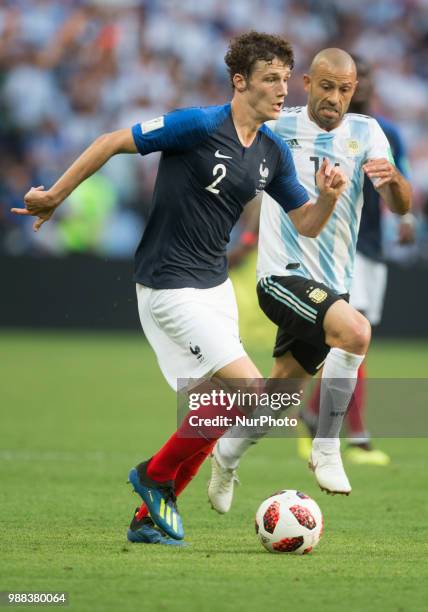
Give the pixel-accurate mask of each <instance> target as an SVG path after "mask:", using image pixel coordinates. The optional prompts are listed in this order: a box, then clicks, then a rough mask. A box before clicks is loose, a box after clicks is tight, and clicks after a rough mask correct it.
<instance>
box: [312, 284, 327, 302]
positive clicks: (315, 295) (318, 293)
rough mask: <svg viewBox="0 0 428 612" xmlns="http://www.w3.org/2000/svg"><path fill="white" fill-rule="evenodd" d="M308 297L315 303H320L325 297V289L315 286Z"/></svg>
mask: <svg viewBox="0 0 428 612" xmlns="http://www.w3.org/2000/svg"><path fill="white" fill-rule="evenodd" d="M308 297H309V299H310V300H312V301H313V302H314V303H315V304H321V302H324V300H325V298H326V297H327V291H324V289H320V288H319V287H316V288H315V289H312V291H311V292H310V293H309V295H308Z"/></svg>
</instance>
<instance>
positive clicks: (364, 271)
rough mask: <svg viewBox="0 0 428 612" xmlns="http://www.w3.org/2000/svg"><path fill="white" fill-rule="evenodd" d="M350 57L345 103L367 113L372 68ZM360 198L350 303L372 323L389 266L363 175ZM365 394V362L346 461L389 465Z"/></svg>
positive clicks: (408, 229) (376, 204)
mask: <svg viewBox="0 0 428 612" xmlns="http://www.w3.org/2000/svg"><path fill="white" fill-rule="evenodd" d="M354 60H355V63H356V66H357V73H358V87H357V90H356V92H355V94H354V96H353V98H352V101H351V104H350V106H349V112H351V113H358V114H360V115H369V114H370V101H371V99H372V96H373V77H372V70H371V68H370V66H369V64H368V63H367V62H366V61H365V60H363V59H362V58H359V57H358V58H357V57H355V56H354ZM373 116H374V118H375V119H376V120H377V121H378V123H379V125H380V126H381V128H382V130H383V132H384V134H385V136H386V137H387V139H388V142H389V144H390V146H391V151H392V155H393V158H394V163H395V166H396V167H397V169H398V170H399V171H400V172H401V174H402V175H403V176H405V177H408V161H407V155H406V148H405V145H404V142H403V139H402V137H401V135H400V132H399V130H398V129H397V127H396V126H395V125H394V123H392V122H391V121H390V120H388V119H386V118H385V117H382V116H378V115H373ZM363 197H364V205H363V209H362V212H361V223H360V229H359V233H358V242H357V252H356V256H355V267H354V275H353V279H352V286H351V297H350V303H351V305H352V306H354V308H356V309H357V310H359V311H360V312H362V313H363V314H364V315H365V316H366V317H367V318H368V320H369V321H370V323H371V325H372V327H373V326H375V325H378V324H379V323H380V320H381V315H382V308H383V301H384V297H385V290H386V282H387V266H386V264H385V263H384V261H383V252H382V211H381V198H380V194H379V193H378V191H376V189H375V188H374V186H373V184H372V182H371V181H370V180H369V179H368V178H367V177H365V179H364V188H363ZM413 223H414V221H413V217H412V214H411V213H408V214H407V215H404V216H403V217H400V224H399V241H400V243H407V242H409V241H410V242H411V241H412V240H413V237H414V228H413ZM319 391H320V389H319V386H318V387H317V388H316V389H315V391H314V393H313V395H312V397H311V400H310V402H309V404H308V406H307V407H305V409H304V410H303V411H302V414H301V416H302V418H303V419H304V421H305V423H306V425H307V427H308V430H309V432H310V434H311V435H312V437H313V436H314V435H315V432H316V428H317V423H318V410H319V400H320V397H319V395H320V394H319ZM365 397H366V390H365V364H364V363H362V364H361V366H360V368H359V370H358V380H357V384H356V387H355V392H354V395H353V398H352V400H351V403H350V405H349V408H348V413H347V418H346V425H347V435H348V442H349V447H348V449H347V451H346V456H347V458H348V460H350V461H352V462H354V463H357V464H359V465H387V464H388V463H389V457H388V455H387V454H386V453H384V452H383V451H381V450H379V449H376V448H373V447H372V445H371V441H370V434H369V432H368V431H367V428H366V426H365V422H364V404H365ZM308 447H309V445H308V439H307V438H299V454H300V455H301V456H302V457H308V456H309V454H310V449H309V448H308Z"/></svg>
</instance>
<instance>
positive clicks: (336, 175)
mask: <svg viewBox="0 0 428 612" xmlns="http://www.w3.org/2000/svg"><path fill="white" fill-rule="evenodd" d="M316 182H317V187H318V189H319V190H320V193H322V194H324V195H331V196H333V197H334V198H336V199H337V198H339V196H340V195H341V194H342V193H343V192H344V191H345V189H346V187H347V185H348V179H347V178H346V176H345V174H344V173H343V172H342V170H340V168H339V167H338V166H332V165H331V164H330V162H329V161H328V159H326V158H324V160H323V162H322V164H321V167H320V169H319V170H318V172H317V173H316Z"/></svg>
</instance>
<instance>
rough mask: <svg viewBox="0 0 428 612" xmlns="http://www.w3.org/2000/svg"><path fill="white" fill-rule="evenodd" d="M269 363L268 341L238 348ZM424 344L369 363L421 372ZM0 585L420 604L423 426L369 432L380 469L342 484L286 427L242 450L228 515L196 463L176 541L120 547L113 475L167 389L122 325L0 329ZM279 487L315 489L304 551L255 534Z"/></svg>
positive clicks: (285, 605)
mask: <svg viewBox="0 0 428 612" xmlns="http://www.w3.org/2000/svg"><path fill="white" fill-rule="evenodd" d="M248 348H249V352H250V353H251V354H252V356H253V357H254V359H255V360H256V363H257V364H258V365H259V367H260V368H261V369H262V370H263V372H264V373H265V374H267V373H268V372H269V367H270V363H271V361H270V356H269V349H268V348H267V347H266V346H262V345H261V344H260V343H257V344H256V346H254V347H253V349H252V348H251V346H250V347H248ZM427 348H428V347H427V344H426V343H425V344H424V343H422V342H421V343H413V344H412V343H409V342H407V343H406V342H403V343H391V342H389V343H386V342H385V343H380V342H379V341H378V342H375V343H374V345H373V347H372V349H371V355H370V363H369V368H370V370H371V375H372V376H391V377H396V376H402V377H406V376H409V377H411V376H416V377H417V376H419V377H428V373H427V371H426V368H427V360H426V355H427ZM0 360H1V427H0V469H1V487H0V500H1V513H0V532H1V533H0V535H1V545H0V550H1V555H0V590H3V591H11V590H12V591H13V590H19V591H63V590H64V591H68V592H69V595H70V610H76V611H79V612H81V611H82V612H84V611H96V612H98V611H100V612H102V611H106V610H108V611H110V610H111V611H118V612H122V611H128V610H129V611H134V610H140V611H146V610H150V611H153V612H155V611H159V612H164V611H174V612H175V611H177V612H178V611H182V610H183V611H184V610H186V611H189V612H193V611H196V610H197V611H202V612H204V611H210V612H211V611H213V612H214V611H217V610H224V611H225V612H229V611H230V612H235V611H237V610H238V611H240V610H243V611H246V612H247V611H248V612H251V611H259V610H264V609H266V610H267V609H270V610H313V609H317V610H321V611H327V610H328V611H330V610H348V611H350V610H352V611H354V610H355V611H361V610H381V611H383V610H388V611H391V610H394V611H397V612H401V611H409V612H413V611H415V610H423V609H426V603H427V598H426V596H427V591H426V585H427V584H428V576H427V574H428V572H427V568H428V564H427V563H426V559H427V553H428V546H427V542H428V537H427V535H428V529H427V491H426V485H427V479H426V440H422V439H411V440H410V439H407V440H381V441H379V446H380V447H381V448H383V449H384V450H386V451H387V452H389V453H390V454H391V456H392V464H391V466H390V467H388V468H376V467H355V466H349V468H348V469H349V474H350V478H351V481H352V484H353V487H354V491H353V493H352V495H351V496H350V497H349V498H342V497H333V498H331V497H327V496H325V495H322V494H321V492H320V491H319V489H318V488H317V487H316V485H315V481H314V479H313V477H312V475H311V473H310V472H309V471H308V469H307V468H306V466H305V464H304V463H303V462H302V461H300V460H299V459H298V458H297V456H296V451H295V449H296V442H295V440H278V439H270V440H265V441H263V442H261V443H260V444H259V445H258V447H255V448H254V449H252V450H251V452H250V453H248V455H247V457H246V459H245V460H244V461H243V463H242V466H241V469H240V478H241V482H242V486H241V487H240V488H238V489H237V493H236V503H235V504H234V507H233V509H232V511H231V512H230V514H229V515H226V516H218V515H217V514H215V513H214V512H213V511H212V510H211V509H210V508H209V505H208V503H207V497H206V483H207V479H208V474H209V471H208V465H205V466H203V468H202V470H201V472H200V474H199V475H198V477H197V478H196V479H195V481H194V482H193V483H192V485H191V486H190V487H189V489H188V490H187V491H186V493H185V494H184V495H183V497H182V498H181V500H180V509H181V512H182V514H183V517H184V522H185V528H186V539H187V540H188V541H189V542H190V543H191V546H189V547H188V548H186V549H180V550H176V549H174V550H171V549H169V548H168V547H160V546H144V545H131V544H129V543H128V542H127V541H126V536H125V534H126V529H127V526H128V523H129V520H130V517H131V513H132V511H133V510H134V508H135V507H136V506H137V504H138V498H137V497H136V495H135V494H132V493H131V490H130V488H129V486H127V485H126V484H125V481H126V475H127V472H128V469H129V468H130V466H132V465H134V464H135V463H136V462H138V461H140V460H141V459H142V458H145V457H149V456H150V454H151V453H153V452H154V451H155V450H156V449H157V448H158V446H159V445H160V444H161V443H162V441H163V440H164V439H165V438H166V436H167V435H168V434H169V433H170V432H172V431H173V429H174V427H175V396H174V394H173V392H172V391H171V390H170V389H169V388H168V387H167V385H166V383H165V382H164V380H163V379H162V376H161V374H160V372H159V370H158V367H157V364H156V360H155V358H154V355H153V354H152V352H151V350H150V349H149V347H148V346H147V345H146V344H145V342H144V340H143V339H142V337H141V336H139V335H138V334H135V335H134V336H118V335H116V336H115V335H88V334H86V335H85V334H55V333H51V334H47V333H44V334H42V333H40V334H36V333H33V334H30V333H28V334H27V333H6V332H2V333H1V334H0ZM279 488H298V489H300V490H303V491H305V492H307V493H308V494H309V495H311V496H313V497H314V498H315V499H316V500H317V502H318V503H319V504H320V506H321V508H322V510H323V513H324V517H325V524H326V527H325V532H324V536H323V538H322V540H321V543H320V545H319V546H318V548H317V549H316V550H315V551H314V553H313V554H312V555H307V556H304V557H297V556H287V555H285V556H284V555H271V554H268V553H267V552H265V551H264V550H263V549H262V547H261V546H260V544H259V542H258V541H257V539H256V536H255V533H254V527H253V522H254V514H255V511H256V509H257V506H258V504H259V503H260V502H261V501H262V500H263V499H264V498H265V497H267V496H268V495H270V494H271V493H272V492H273V491H276V490H278V489H279Z"/></svg>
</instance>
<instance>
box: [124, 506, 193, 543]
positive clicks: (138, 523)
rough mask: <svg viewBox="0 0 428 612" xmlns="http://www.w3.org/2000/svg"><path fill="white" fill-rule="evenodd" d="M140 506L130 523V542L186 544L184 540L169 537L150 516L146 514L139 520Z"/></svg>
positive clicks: (128, 536)
mask: <svg viewBox="0 0 428 612" xmlns="http://www.w3.org/2000/svg"><path fill="white" fill-rule="evenodd" d="M138 511H139V508H137V509H136V510H135V514H134V516H133V518H132V521H131V524H130V525H129V529H128V533H127V538H128V540H129V541H130V542H133V543H139V544H166V545H167V546H186V543H185V542H183V540H174V539H173V538H170V537H168V536H167V535H166V534H165V533H163V531H161V530H160V529H159V527H156V525H155V524H154V522H153V521H152V519H151V518H150V516H144V517H143V518H142V519H141V520H137V516H138Z"/></svg>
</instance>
